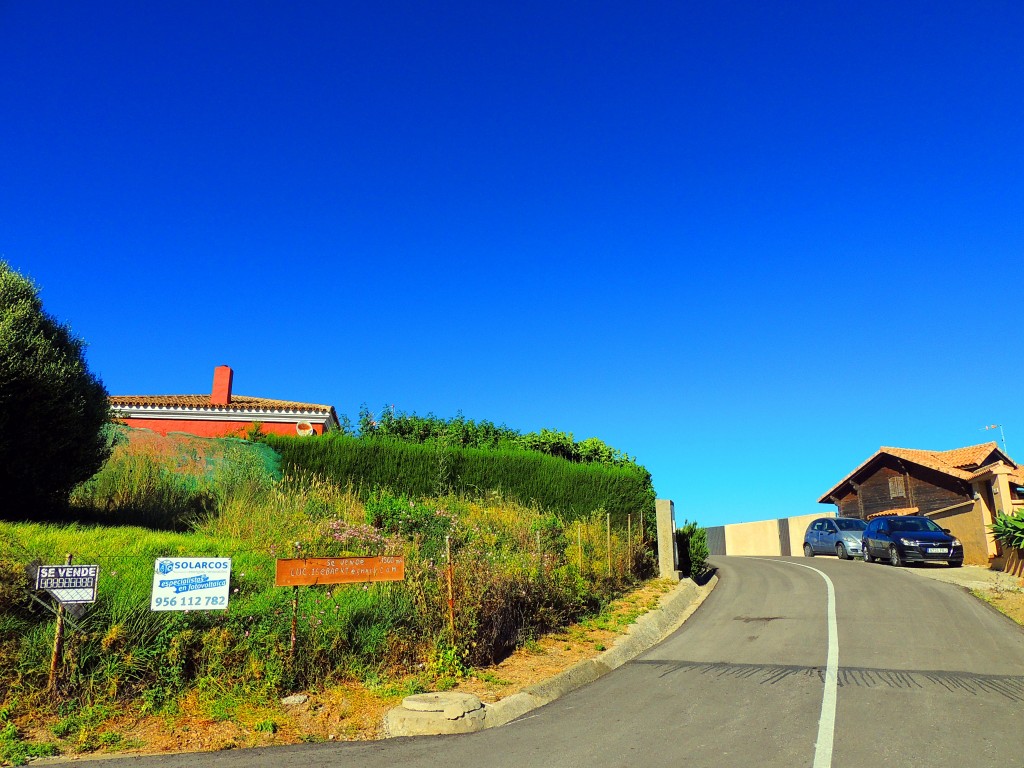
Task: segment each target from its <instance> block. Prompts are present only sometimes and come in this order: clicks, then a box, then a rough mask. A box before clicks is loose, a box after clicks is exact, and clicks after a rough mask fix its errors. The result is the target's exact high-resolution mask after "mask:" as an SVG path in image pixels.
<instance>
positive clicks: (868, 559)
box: [860, 541, 875, 563]
mask: <svg viewBox="0 0 1024 768" xmlns="http://www.w3.org/2000/svg"><path fill="white" fill-rule="evenodd" d="M860 551H861V554H862V555H864V562H865V563H873V562H874V561H875V558H873V557H872V556H871V550H870V549H868V543H867V542H866V541H865V542H861V545H860Z"/></svg>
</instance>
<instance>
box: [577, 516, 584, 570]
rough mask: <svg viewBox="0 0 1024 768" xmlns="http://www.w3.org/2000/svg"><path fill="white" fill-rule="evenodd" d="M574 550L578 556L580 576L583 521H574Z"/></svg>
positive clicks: (581, 568)
mask: <svg viewBox="0 0 1024 768" xmlns="http://www.w3.org/2000/svg"><path fill="white" fill-rule="evenodd" d="M576 549H577V551H578V552H579V556H580V574H581V575H582V574H583V521H582V520H577V521H576Z"/></svg>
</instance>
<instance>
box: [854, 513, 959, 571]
mask: <svg viewBox="0 0 1024 768" xmlns="http://www.w3.org/2000/svg"><path fill="white" fill-rule="evenodd" d="M861 547H862V549H863V551H864V562H865V563H870V562H873V561H875V560H888V561H889V562H890V563H892V564H893V565H905V564H907V563H922V562H931V561H935V560H938V561H943V560H945V561H946V563H948V564H949V566H950V567H951V568H959V567H960V566H961V565H963V564H964V545H963V544H962V543H961V542H960V539H958V538H956V537H955V536H951V535H950V533H949V530H948V529H946V528H940V527H939V526H938V525H936V524H935V522H934V521H933V520H929V519H928V518H927V517H918V516H917V515H901V516H897V515H893V516H886V517H876V518H875V519H874V520H872V521H871V522H870V523H868V527H867V528H865V529H864V535H863V540H862V542H861Z"/></svg>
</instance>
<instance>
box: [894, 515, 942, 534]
mask: <svg viewBox="0 0 1024 768" xmlns="http://www.w3.org/2000/svg"><path fill="white" fill-rule="evenodd" d="M891 528H892V530H894V531H907V532H922V531H928V532H930V533H935V532H939V533H941V532H942V529H941V528H939V526H937V525H936V524H935V523H933V522H932V521H931V520H929V519H928V518H927V517H901V518H899V519H897V520H893V521H892V523H891Z"/></svg>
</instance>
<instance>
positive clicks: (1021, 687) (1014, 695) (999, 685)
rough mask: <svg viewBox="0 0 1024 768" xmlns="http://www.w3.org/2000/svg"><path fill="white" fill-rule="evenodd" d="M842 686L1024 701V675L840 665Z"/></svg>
mask: <svg viewBox="0 0 1024 768" xmlns="http://www.w3.org/2000/svg"><path fill="white" fill-rule="evenodd" d="M632 663H633V664H641V665H647V666H654V667H658V668H660V669H661V672H660V674H659V677H667V676H669V675H674V674H681V673H685V674H700V675H709V676H714V677H730V678H735V679H752V680H756V681H757V682H758V683H760V684H762V685H776V684H777V683H780V682H782V681H783V680H786V679H789V678H801V677H802V678H817V679H818V680H821V681H824V677H825V671H824V669H823V668H822V667H806V666H796V665H786V664H729V663H726V662H698V661H680V662H667V661H654V660H643V661H634V662H632ZM839 687H840V688H896V689H903V690H925V689H931V690H934V689H936V688H938V689H943V690H945V691H947V692H948V693H955V694H958V695H963V694H969V695H973V696H977V695H980V694H996V695H998V696H1001V697H1003V698H1005V699H1007V700H1009V701H1014V702H1024V676H1021V675H980V674H973V673H970V672H940V671H934V670H903V669H867V668H862V667H840V668H839Z"/></svg>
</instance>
